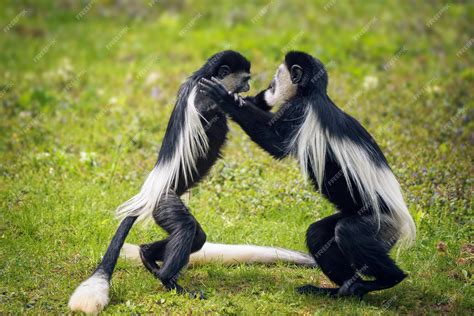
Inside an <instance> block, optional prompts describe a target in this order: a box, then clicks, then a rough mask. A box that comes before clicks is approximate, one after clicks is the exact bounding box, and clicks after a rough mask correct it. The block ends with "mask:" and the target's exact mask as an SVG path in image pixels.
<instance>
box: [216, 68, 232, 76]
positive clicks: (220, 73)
mask: <svg viewBox="0 0 474 316" xmlns="http://www.w3.org/2000/svg"><path fill="white" fill-rule="evenodd" d="M228 74H230V67H229V66H227V65H222V66H220V67H219V70H217V76H218V77H219V78H220V79H222V78H224V77H225V76H227V75H228Z"/></svg>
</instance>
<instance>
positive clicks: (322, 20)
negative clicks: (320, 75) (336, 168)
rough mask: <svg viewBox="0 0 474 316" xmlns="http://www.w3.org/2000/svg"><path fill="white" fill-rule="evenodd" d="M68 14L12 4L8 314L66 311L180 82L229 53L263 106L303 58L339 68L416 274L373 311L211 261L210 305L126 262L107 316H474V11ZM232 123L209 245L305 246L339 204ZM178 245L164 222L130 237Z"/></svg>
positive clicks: (276, 276) (333, 85)
mask: <svg viewBox="0 0 474 316" xmlns="http://www.w3.org/2000/svg"><path fill="white" fill-rule="evenodd" d="M52 2H53V1H51V3H50V1H6V2H5V1H3V2H2V4H0V21H1V27H2V28H3V29H2V32H1V35H0V47H1V49H0V88H1V89H0V91H1V93H0V104H1V107H0V114H1V119H0V134H1V138H0V153H1V156H0V157H1V160H0V175H1V182H0V203H1V204H0V206H1V211H0V314H10V313H11V314H20V313H29V314H49V313H51V314H62V313H66V312H67V311H68V310H67V300H68V298H69V295H70V294H71V293H72V291H73V289H74V288H75V287H76V286H77V285H78V284H79V283H80V282H81V281H82V280H84V279H85V278H86V277H87V276H88V275H89V274H90V273H91V271H92V270H93V269H94V267H95V265H96V264H97V262H98V261H99V260H100V257H101V255H102V254H103V253H104V251H105V249H106V246H107V244H108V242H109V240H110V238H111V236H112V234H113V232H114V230H115V228H116V226H117V222H116V220H114V217H113V210H114V208H115V207H116V206H117V205H119V204H120V203H121V202H123V201H125V200H126V199H128V198H129V197H130V196H132V195H133V194H134V193H136V192H137V190H138V189H139V187H140V185H141V183H142V182H143V180H144V176H145V175H146V173H147V172H148V171H149V170H151V168H152V166H153V163H154V160H155V158H156V152H157V149H158V148H159V146H160V142H161V139H162V137H163V135H164V131H165V128H166V124H167V121H168V118H169V115H170V113H171V110H172V107H173V102H174V97H175V94H176V92H177V89H178V87H179V84H180V83H181V82H182V80H183V79H184V78H185V77H186V76H188V75H189V74H190V73H191V72H192V71H194V70H195V69H197V68H198V67H200V65H201V64H202V63H203V62H204V60H205V59H206V58H207V57H208V56H210V55H211V54H213V53H215V52H217V51H219V50H222V49H226V48H232V49H235V50H239V51H241V52H242V53H243V54H244V55H245V56H247V57H248V58H249V59H250V60H251V61H252V70H253V74H254V80H253V83H252V92H256V91H258V89H261V88H262V87H264V86H265V85H267V84H268V82H269V80H270V78H271V75H272V73H273V71H274V70H275V69H276V67H277V66H278V64H279V63H280V62H281V60H282V58H283V56H284V51H285V49H300V50H304V51H306V52H309V53H311V54H313V55H315V56H317V57H318V58H320V59H321V60H322V61H323V62H325V63H326V64H327V65H328V70H329V74H330V87H329V93H330V95H331V97H332V98H333V99H334V101H335V102H336V104H338V105H339V106H340V107H342V108H343V109H344V110H345V111H347V112H348V113H350V114H352V115H353V116H355V117H356V118H357V119H359V120H360V121H361V122H362V123H363V125H364V126H366V128H367V129H368V130H369V131H370V133H371V134H372V135H373V136H374V137H375V138H376V139H377V141H378V142H379V144H380V145H381V147H382V149H383V151H384V152H385V154H386V156H387V158H388V160H389V162H390V164H391V165H392V167H393V170H394V172H395V174H396V176H397V177H398V179H399V180H400V183H401V185H402V187H403V190H404V192H405V196H406V199H407V204H408V205H409V209H410V211H411V213H412V214H413V216H414V218H415V219H416V223H417V228H418V237H417V242H416V244H415V246H414V247H413V248H411V249H409V250H407V251H403V252H400V253H398V254H397V252H396V251H394V253H393V256H394V257H396V259H397V262H398V263H399V265H400V266H401V267H402V268H403V269H404V270H405V271H407V272H408V273H409V278H407V279H406V280H405V281H404V282H402V283H401V284H400V285H398V286H397V287H395V288H392V289H389V290H386V291H382V292H377V293H372V294H370V295H368V296H367V297H366V299H364V300H363V301H362V302H359V301H357V300H352V299H338V300H334V299H329V298H326V297H304V296H299V295H297V294H295V292H294V288H295V287H296V286H298V285H301V284H304V283H308V282H310V283H316V284H318V283H319V284H324V285H329V281H328V279H327V278H326V277H325V276H324V275H323V274H322V273H321V272H320V271H319V270H315V269H305V268H297V267H293V266H288V265H277V266H271V267H268V266H259V265H257V266H235V267H224V266H220V265H218V264H212V265H207V266H203V267H199V268H195V269H189V270H187V271H186V272H184V273H183V276H182V284H183V285H184V286H186V287H189V288H201V289H203V290H204V291H205V293H206V294H207V296H208V299H207V300H204V301H197V300H189V299H186V298H184V297H181V296H179V295H176V294H174V293H166V292H164V290H163V288H162V286H161V285H160V284H159V282H157V281H156V280H155V279H153V277H152V276H151V275H150V274H149V273H148V272H146V271H145V270H144V269H143V268H141V267H137V266H135V265H132V264H130V263H126V262H123V261H119V265H118V267H117V270H116V273H115V275H114V278H113V285H112V290H111V298H112V301H111V303H110V305H109V306H108V307H107V308H106V309H105V314H117V313H127V314H131V313H133V314H138V313H140V314H144V313H156V314H162V313H169V314H190V313H195V314H202V313H209V314H255V313H257V312H258V313H260V314H269V313H276V314H288V313H291V314H334V313H341V314H364V315H365V314H385V313H392V314H400V313H401V314H431V313H455V314H460V315H461V314H472V313H473V310H474V302H473V298H474V295H473V287H472V281H473V277H472V273H473V262H474V260H473V256H474V250H473V248H474V247H473V240H472V237H473V227H472V220H473V207H472V199H473V195H472V193H473V190H472V174H473V167H472V161H473V155H472V154H473V151H472V145H473V135H474V134H473V133H474V131H473V122H472V117H473V105H474V102H473V99H472V87H473V84H474V67H473V53H472V47H471V46H470V45H471V44H472V21H473V20H474V6H473V5H472V3H471V4H467V2H468V1H466V2H465V3H464V4H455V3H450V4H449V5H447V4H446V3H443V2H441V1H430V2H429V3H428V2H426V3H425V2H422V1H417V2H408V1H395V0H394V1H384V3H383V4H382V2H378V1H366V2H359V4H349V3H351V2H350V1H337V0H336V1H319V2H317V3H314V4H313V3H312V4H310V2H309V1H291V2H290V1H288V2H285V1H273V2H266V1H249V2H245V3H243V4H237V2H234V1H232V2H223V3H220V4H215V3H214V2H212V1H200V2H199V3H193V2H192V1H189V2H186V3H185V4H173V2H172V1H157V2H156V4H154V5H153V6H151V7H149V6H148V3H149V2H148V1H144V2H143V3H142V2H137V4H128V5H120V4H116V2H115V1H97V2H94V3H93V4H92V5H91V6H90V10H89V11H88V12H85V13H84V14H83V15H82V17H80V16H78V18H76V16H77V14H78V13H79V12H81V10H83V9H84V8H86V9H87V2H79V1H65V0H64V1H55V3H57V4H52ZM117 2H118V3H120V2H119V1H117ZM138 3H139V4H138ZM24 9H26V10H27V12H25V13H22V12H23V11H22V10H24ZM84 11H86V10H85V9H84ZM84 11H83V12H84ZM15 17H16V18H15ZM13 22H14V23H13ZM7 26H9V27H7ZM364 31H365V32H364ZM114 39H115V40H114ZM463 47H464V48H463ZM41 52H43V53H41ZM384 65H385V67H384ZM374 78H376V79H374ZM371 82H372V85H371V84H370V83H371ZM374 82H375V83H374ZM364 83H365V84H364ZM231 128H232V132H231V135H230V139H229V142H228V145H227V147H226V150H225V155H224V159H223V160H221V161H219V162H218V163H217V164H216V166H214V168H213V170H212V172H211V174H210V176H209V177H208V178H207V179H206V180H205V181H204V182H203V183H202V184H201V185H200V186H198V187H197V188H194V189H193V190H192V191H191V197H190V199H189V202H188V204H189V206H190V208H191V210H192V212H193V213H194V214H195V216H196V218H197V219H198V220H199V222H200V223H201V224H202V226H203V228H204V229H205V231H206V232H207V235H208V239H209V240H210V241H215V242H226V243H255V244H259V245H275V246H281V247H287V248H294V249H298V250H304V249H305V246H304V233H305V230H306V227H307V226H308V225H309V224H311V223H312V222H314V221H315V220H317V219H319V218H321V217H323V216H327V215H329V214H331V213H332V212H333V211H334V209H333V208H332V206H331V205H330V204H329V203H328V202H326V201H324V200H323V199H322V198H321V196H320V195H319V194H317V193H315V192H313V191H312V189H311V188H310V187H309V186H308V185H307V184H305V182H304V179H303V178H302V176H301V175H300V172H299V171H298V168H297V166H296V163H295V162H294V161H291V160H285V161H282V162H275V161H273V160H272V159H271V158H270V157H268V155H266V154H265V153H264V152H263V151H262V150H260V149H259V148H257V147H256V146H255V145H254V144H252V143H251V142H250V140H249V139H248V137H247V136H245V135H244V133H243V132H242V131H241V130H240V129H239V128H238V126H236V125H235V124H233V125H232V127H231ZM163 236H164V233H163V232H162V231H160V230H159V229H157V228H156V227H154V226H152V225H150V226H148V227H136V228H135V229H134V230H133V231H132V233H131V235H130V237H129V238H128V241H129V242H134V243H144V242H150V241H152V240H156V239H159V238H162V237H163Z"/></svg>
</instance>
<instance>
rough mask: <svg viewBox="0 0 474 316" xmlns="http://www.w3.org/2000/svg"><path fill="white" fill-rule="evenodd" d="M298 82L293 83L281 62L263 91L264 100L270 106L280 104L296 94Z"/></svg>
mask: <svg viewBox="0 0 474 316" xmlns="http://www.w3.org/2000/svg"><path fill="white" fill-rule="evenodd" d="M297 88H298V84H296V83H293V81H292V78H291V73H290V71H289V70H288V67H287V66H286V64H285V63H283V64H281V65H280V66H279V67H278V69H277V71H276V73H275V75H274V76H273V80H272V82H271V84H270V88H269V89H268V90H267V91H266V92H265V101H266V102H267V103H268V105H270V106H280V105H282V104H283V103H285V102H287V101H288V100H290V99H291V98H292V97H294V96H295V95H296V92H297Z"/></svg>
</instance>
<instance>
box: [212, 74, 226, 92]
mask: <svg viewBox="0 0 474 316" xmlns="http://www.w3.org/2000/svg"><path fill="white" fill-rule="evenodd" d="M211 80H212V81H213V82H214V84H215V85H216V86H217V87H218V88H219V90H220V91H222V92H224V91H225V92H226V93H229V92H228V91H227V89H226V87H224V85H223V84H222V82H220V81H219V79H217V78H216V77H211Z"/></svg>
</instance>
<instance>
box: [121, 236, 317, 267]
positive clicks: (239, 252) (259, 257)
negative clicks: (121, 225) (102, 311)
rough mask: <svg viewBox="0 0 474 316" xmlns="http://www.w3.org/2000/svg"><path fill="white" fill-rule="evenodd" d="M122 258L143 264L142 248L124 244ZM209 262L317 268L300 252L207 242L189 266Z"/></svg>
mask: <svg viewBox="0 0 474 316" xmlns="http://www.w3.org/2000/svg"><path fill="white" fill-rule="evenodd" d="M120 256H121V257H122V258H125V259H128V260H131V261H135V262H141V259H140V246H138V245H132V244H124V245H123V247H122V252H121V254H120ZM208 262H220V263H223V264H226V265H234V264H240V263H265V264H271V263H276V262H287V263H293V264H296V265H301V266H307V267H316V262H315V261H314V258H313V257H312V256H310V255H309V254H306V253H303V252H299V251H294V250H288V249H283V248H272V247H263V246H254V245H226V244H214V243H210V242H206V243H205V244H204V246H203V247H202V248H201V250H199V251H197V252H194V253H192V254H191V257H190V258H189V265H191V266H195V265H201V264H205V263H208Z"/></svg>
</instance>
